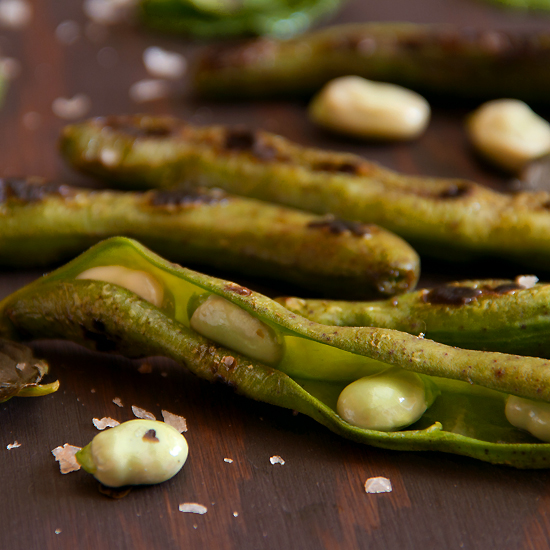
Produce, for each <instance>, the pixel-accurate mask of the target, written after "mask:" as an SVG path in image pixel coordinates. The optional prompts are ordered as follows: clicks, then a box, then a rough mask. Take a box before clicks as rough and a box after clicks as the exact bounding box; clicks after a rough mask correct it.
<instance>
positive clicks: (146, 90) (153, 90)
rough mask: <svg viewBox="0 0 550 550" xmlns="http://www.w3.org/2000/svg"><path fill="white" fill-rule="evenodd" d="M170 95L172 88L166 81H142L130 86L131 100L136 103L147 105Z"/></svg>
mask: <svg viewBox="0 0 550 550" xmlns="http://www.w3.org/2000/svg"><path fill="white" fill-rule="evenodd" d="M169 93H170V86H169V85H168V82H166V81H165V80H158V79H146V80H140V81H139V82H136V83H135V84H132V86H130V91H129V95H130V99H131V100H132V101H134V102H135V103H146V102H148V101H155V100H157V99H163V98H165V97H167V96H168V95H169Z"/></svg>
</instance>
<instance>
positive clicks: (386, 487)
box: [365, 477, 392, 494]
mask: <svg viewBox="0 0 550 550" xmlns="http://www.w3.org/2000/svg"><path fill="white" fill-rule="evenodd" d="M365 492H367V493H371V494H377V493H391V492H392V486H391V481H390V480H389V479H388V478H387V477H371V478H369V479H367V481H365Z"/></svg>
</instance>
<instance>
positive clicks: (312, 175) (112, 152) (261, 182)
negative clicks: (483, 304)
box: [61, 116, 550, 270]
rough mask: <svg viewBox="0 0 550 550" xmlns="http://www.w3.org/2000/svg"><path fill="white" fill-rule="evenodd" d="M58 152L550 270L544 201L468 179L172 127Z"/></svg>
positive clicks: (80, 142)
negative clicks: (407, 172) (418, 174)
mask: <svg viewBox="0 0 550 550" xmlns="http://www.w3.org/2000/svg"><path fill="white" fill-rule="evenodd" d="M61 149H62V152H63V154H64V155H65V158H66V159H67V160H68V161H69V162H70V163H71V164H72V165H73V166H74V167H76V168H78V169H80V170H82V171H84V172H87V173H91V174H95V175H97V176H101V177H104V178H107V179H108V180H109V181H110V182H111V183H112V184H114V185H117V186H121V187H127V188H128V187H130V188H134V187H142V188H147V187H149V188H150V187H161V188H170V187H177V186H178V185H181V184H182V183H184V182H196V183H200V184H201V185H204V186H207V187H217V188H222V189H225V190H226V191H228V192H231V193H235V194H238V195H244V196H248V197H254V198H256V199H260V200H265V201H270V202H274V203H278V204H284V205H286V206H291V207H294V208H301V209H303V210H308V211H311V212H316V213H318V214H326V213H331V214H333V215H335V216H337V217H340V218H343V219H347V220H357V221H359V222H362V223H376V224H378V225H380V226H382V227H384V228H386V229H388V230H390V231H393V232H395V233H396V234H398V235H400V236H401V237H403V238H404V239H405V240H407V241H408V242H409V243H411V244H412V245H413V246H414V247H415V248H416V249H417V250H418V251H419V252H420V253H422V254H425V255H430V256H434V257H438V258H445V259H450V260H453V261H458V260H467V259H475V258H479V257H482V258H487V257H495V256H497V257H502V258H506V259H507V260H512V261H518V262H521V263H523V264H525V265H531V266H535V267H536V268H537V270H540V269H549V268H550V209H549V205H550V193H548V192H541V193H529V192H523V193H522V192H520V193H517V194H515V195H506V194H503V193H498V192H496V191H493V190H491V189H489V188H487V187H484V186H482V185H479V184H477V183H474V182H471V181H467V180H460V179H442V178H429V177H424V178H422V177H412V176H405V175H402V174H398V173H396V172H392V171H390V170H387V169H385V168H382V167H380V166H378V165H377V164H374V163H372V162H369V161H367V160H365V159H363V158H361V157H359V156H356V155H352V154H346V153H336V152H330V151H322V150H319V149H310V148H306V147H300V146H298V145H295V144H294V143H292V142H290V141H288V140H286V139H284V138H282V137H279V136H276V135H273V134H270V133H267V132H262V131H256V132H251V131H247V130H242V129H228V128H224V127H219V126H217V127H195V126H191V125H189V124H186V123H184V122H181V121H178V120H176V119H173V118H154V117H149V116H134V117H108V118H96V119H93V120H90V121H88V122H83V123H81V124H76V125H72V126H68V127H66V128H65V131H64V132H63V136H62V138H61ZM107 157H108V160H109V162H106V160H105V159H106V158H107ZM113 158H116V162H113Z"/></svg>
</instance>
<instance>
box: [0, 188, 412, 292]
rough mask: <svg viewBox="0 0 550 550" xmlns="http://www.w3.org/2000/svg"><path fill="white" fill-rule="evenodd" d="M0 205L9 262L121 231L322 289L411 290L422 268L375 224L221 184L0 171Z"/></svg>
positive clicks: (181, 256) (48, 259)
mask: <svg viewBox="0 0 550 550" xmlns="http://www.w3.org/2000/svg"><path fill="white" fill-rule="evenodd" d="M0 209H2V215H1V216H0V235H2V238H1V239H0V265H4V266H12V267H13V266H16V267H20V266H36V265H44V264H51V263H53V262H59V261H61V260H66V259H69V258H72V257H74V256H75V255H76V254H78V253H80V252H82V251H83V250H85V249H86V248H88V247H89V246H91V245H92V244H94V243H96V242H98V241H100V240H101V239H104V238H107V237H111V236H117V235H125V236H128V237H134V238H137V239H139V240H140V241H141V242H143V243H145V244H146V245H148V246H150V247H151V248H153V249H154V250H156V251H157V252H159V253H161V254H163V255H164V256H166V257H167V258H169V259H170V260H173V261H177V262H185V263H191V262H194V263H196V264H200V265H209V266H214V267H217V268H223V269H226V270H233V271H237V272H240V273H246V274H247V275H261V276H263V277H270V278H271V279H274V278H278V279H283V280H285V281H288V282H291V283H295V284H298V285H301V286H303V287H307V288H309V289H311V290H316V291H318V292H321V293H323V294H325V295H333V296H336V295H340V296H341V295H342V294H344V295H347V296H349V297H356V298H359V297H364V298H367V297H375V296H378V297H381V296H391V295H393V294H397V293H401V292H404V291H406V290H410V289H412V288H414V286H415V285H416V281H417V279H418V273H419V260H418V255H417V254H416V252H415V251H414V250H413V249H412V248H411V247H410V246H409V245H408V244H407V243H405V242H404V241H403V240H402V239H400V238H399V237H397V236H396V235H393V234H391V233H390V232H389V231H386V230H384V229H381V228H379V227H377V226H375V225H372V224H362V223H353V222H344V221H341V220H338V219H335V218H333V217H330V216H328V217H327V216H325V217H321V216H315V215H312V214H310V213H307V212H301V211H299V210H295V209H291V208H285V207H280V206H276V205H272V204H268V203H265V202H261V201H257V200H252V199H246V198H241V197H236V196H230V195H228V194H227V193H225V192H223V191H220V190H208V189H206V190H205V189H203V190H201V189H187V190H179V191H154V192H147V193H130V192H116V191H99V190H91V189H78V188H74V187H69V186H67V185H60V184H56V183H50V182H44V181H43V180H41V179H39V178H28V179H15V178H11V179H9V178H8V179H0ZM346 291H347V292H346Z"/></svg>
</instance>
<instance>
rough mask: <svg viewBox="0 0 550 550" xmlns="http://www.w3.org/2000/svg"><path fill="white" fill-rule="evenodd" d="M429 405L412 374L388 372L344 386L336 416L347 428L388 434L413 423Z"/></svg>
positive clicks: (422, 385) (427, 394) (421, 383)
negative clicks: (355, 427) (349, 425)
mask: <svg viewBox="0 0 550 550" xmlns="http://www.w3.org/2000/svg"><path fill="white" fill-rule="evenodd" d="M431 402H433V398H431V397H430V392H427V391H426V386H425V383H424V380H423V379H422V378H421V377H420V376H419V375H418V374H416V373H413V372H409V371H405V370H402V369H388V370H386V371H384V372H382V373H380V374H375V375H372V376H365V377H363V378H360V379H359V380H356V381H355V382H352V383H351V384H349V385H347V386H346V387H345V388H344V389H343V390H342V393H341V394H340V397H339V398H338V404H337V407H336V408H337V411H338V414H339V415H340V416H341V417H342V418H343V419H344V420H345V421H346V422H348V423H349V424H352V425H353V426H357V427H359V428H365V429H368V430H379V431H383V432H389V431H392V430H397V429H399V428H404V427H405V426H410V425H411V424H413V423H414V422H416V421H417V420H418V419H419V418H420V417H421V416H422V415H423V414H424V412H425V411H426V409H427V408H428V407H429V405H431Z"/></svg>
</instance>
